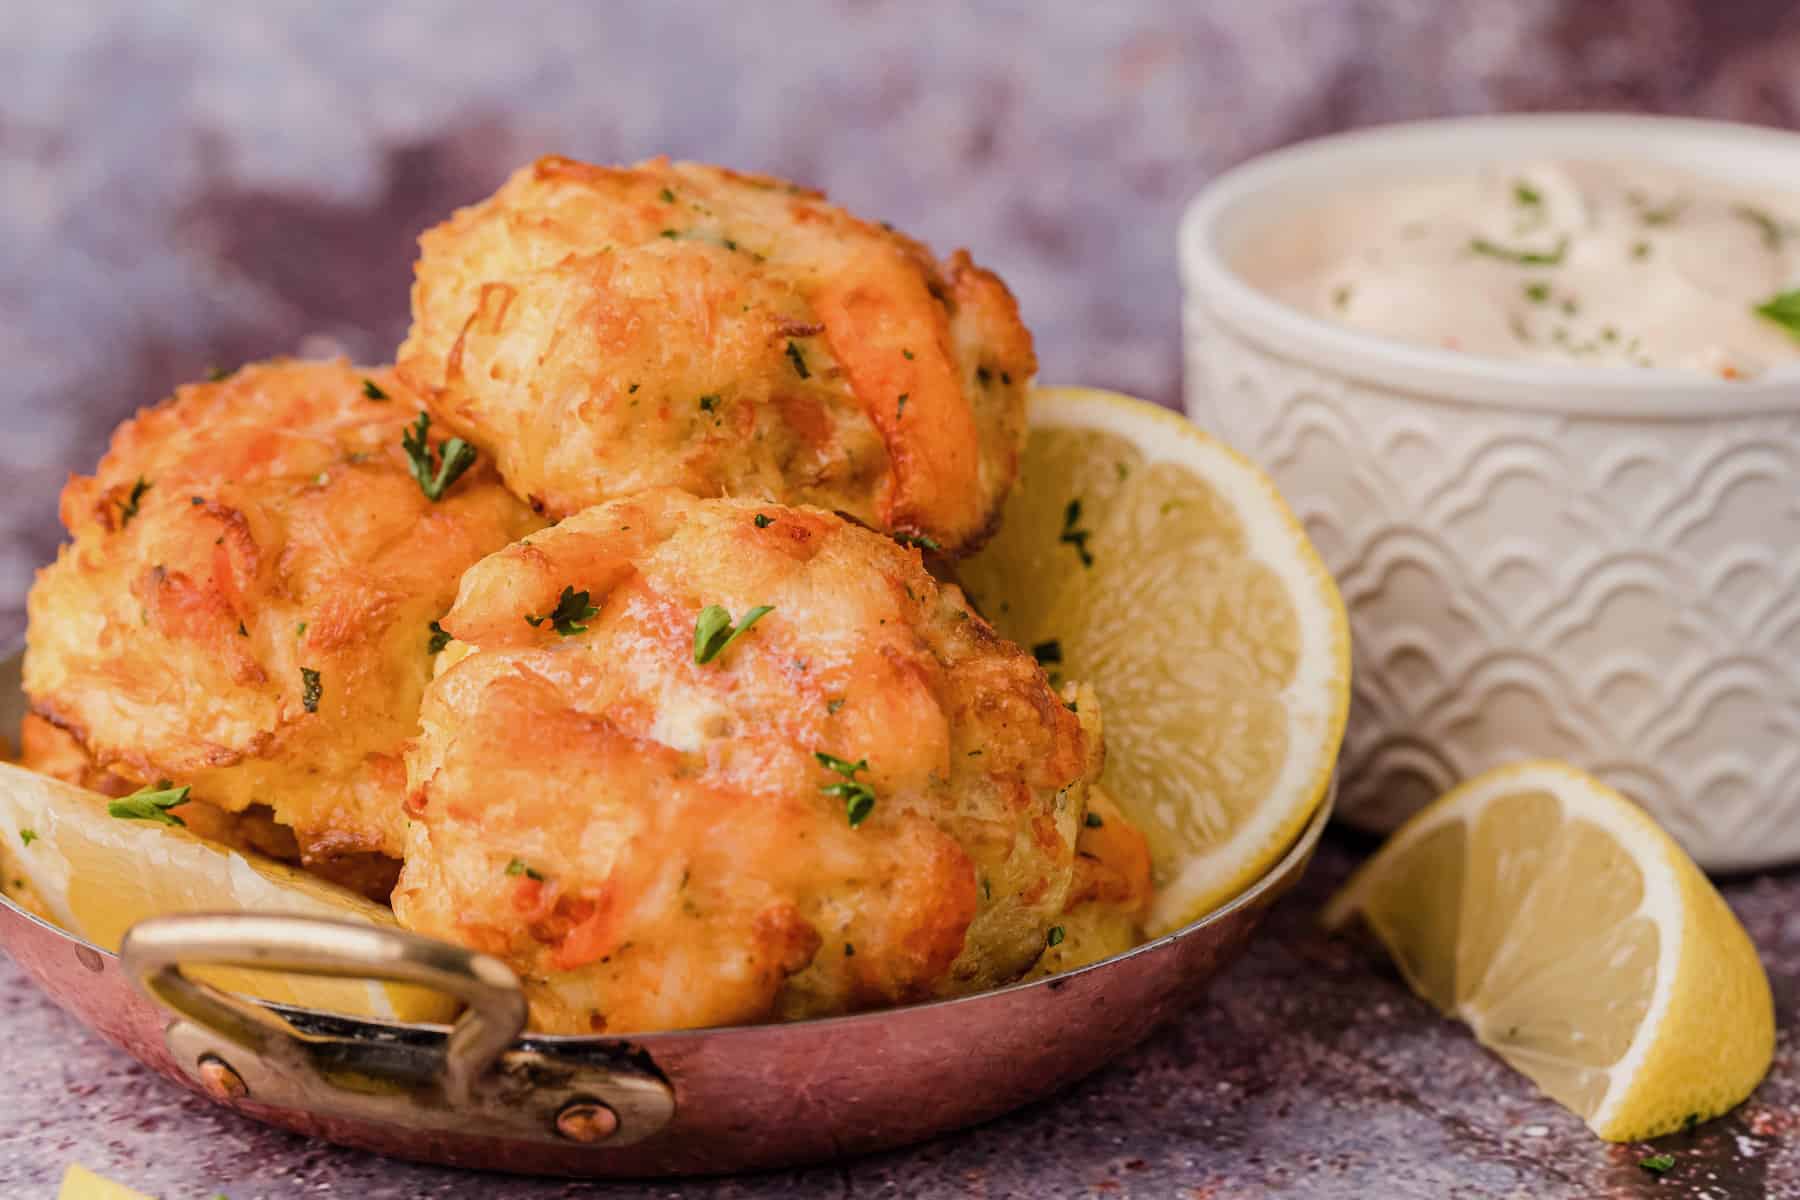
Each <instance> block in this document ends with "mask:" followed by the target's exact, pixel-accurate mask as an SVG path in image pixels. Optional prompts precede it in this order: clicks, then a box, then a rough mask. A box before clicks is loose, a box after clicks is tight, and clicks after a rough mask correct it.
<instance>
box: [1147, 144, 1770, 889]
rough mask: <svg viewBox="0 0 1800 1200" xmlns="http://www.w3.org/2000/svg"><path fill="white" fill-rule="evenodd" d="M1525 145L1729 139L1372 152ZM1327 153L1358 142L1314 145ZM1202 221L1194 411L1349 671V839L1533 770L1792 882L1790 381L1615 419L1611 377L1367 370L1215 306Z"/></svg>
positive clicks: (1193, 282)
mask: <svg viewBox="0 0 1800 1200" xmlns="http://www.w3.org/2000/svg"><path fill="white" fill-rule="evenodd" d="M1532 123H1536V124H1537V125H1538V126H1539V127H1540V128H1549V129H1551V130H1552V132H1553V133H1555V134H1556V136H1559V137H1563V138H1566V139H1571V144H1572V146H1573V147H1577V148H1578V146H1579V144H1580V139H1581V138H1583V137H1591V138H1603V137H1605V136H1607V133H1608V131H1609V130H1610V131H1611V132H1612V134H1614V135H1616V134H1617V132H1618V128H1617V127H1618V126H1619V125H1620V124H1622V123H1623V124H1633V125H1644V124H1648V125H1653V126H1664V125H1668V126H1677V127H1680V128H1679V129H1676V130H1674V131H1673V133H1674V134H1675V135H1678V136H1673V137H1672V138H1670V139H1669V140H1672V141H1674V142H1676V143H1680V142H1681V140H1682V138H1694V139H1700V140H1701V141H1702V142H1704V141H1705V139H1706V138H1707V137H1708V136H1709V134H1708V132H1707V131H1708V129H1709V128H1710V129H1715V130H1720V131H1722V132H1721V133H1720V134H1719V137H1720V138H1721V139H1723V140H1724V141H1726V142H1729V141H1730V140H1731V139H1733V138H1735V137H1737V136H1739V135H1738V133H1737V131H1736V130H1735V129H1734V127H1729V126H1711V127H1709V126H1706V125H1704V124H1702V123H1694V122H1663V121H1657V120H1654V119H1631V120H1626V119H1621V118H1589V119H1582V118H1561V119H1555V118H1552V119H1549V121H1548V122H1546V121H1545V119H1543V118H1531V119H1523V120H1521V119H1510V120H1508V119H1501V120H1485V121H1477V122H1454V123H1451V122H1443V123H1433V124H1428V125H1419V126H1411V127H1400V128H1399V129H1397V130H1393V131H1378V133H1377V139H1378V140H1379V139H1380V138H1387V139H1389V141H1388V142H1387V144H1386V147H1385V148H1386V152H1387V153H1388V155H1389V157H1390V158H1392V156H1394V155H1395V154H1397V153H1398V151H1396V150H1395V148H1394V146H1395V144H1396V143H1404V142H1408V141H1409V140H1410V141H1411V142H1412V143H1413V144H1415V145H1416V148H1417V149H1418V150H1419V152H1420V153H1422V154H1423V153H1429V152H1431V150H1432V141H1433V139H1434V137H1435V138H1437V139H1438V140H1440V141H1442V140H1448V139H1450V138H1453V137H1459V136H1460V138H1461V143H1462V145H1463V147H1464V152H1465V153H1471V152H1476V151H1478V150H1479V143H1480V141H1481V137H1482V134H1481V132H1480V129H1481V128H1482V127H1487V128H1491V129H1495V130H1498V131H1499V132H1501V133H1503V134H1505V135H1507V136H1513V135H1514V134H1515V133H1516V131H1517V129H1518V127H1520V126H1522V125H1529V124H1532ZM1434 126H1435V129H1434ZM1471 126H1473V127H1477V128H1476V133H1475V134H1474V135H1473V137H1472V138H1471V134H1470V133H1469V129H1470V127H1471ZM1659 132H1661V131H1660V130H1659ZM1365 136H1366V135H1365ZM1775 136H1777V137H1781V136H1783V135H1775ZM1786 140H1787V141H1788V142H1789V143H1791V144H1789V145H1786V146H1785V148H1784V147H1782V146H1779V145H1776V146H1775V147H1774V149H1775V150H1776V151H1780V152H1782V153H1784V154H1785V155H1786V157H1787V158H1788V165H1787V169H1786V173H1787V174H1788V176H1789V177H1790V178H1793V179H1794V180H1795V182H1796V189H1797V190H1800V138H1792V137H1788V138H1787V139H1786ZM1471 141H1472V142H1473V143H1474V149H1473V150H1471V149H1470V144H1471ZM1331 142H1352V143H1353V139H1330V140H1329V141H1328V142H1327V143H1315V144H1314V146H1315V147H1321V146H1323V147H1329V146H1330V143H1331ZM1755 142H1756V144H1757V145H1758V146H1760V147H1762V148H1763V149H1769V145H1770V139H1768V138H1765V137H1763V136H1762V131H1756V138H1755ZM1615 144H1616V143H1615ZM1642 144H1645V145H1656V144H1660V143H1659V142H1645V143H1642ZM1378 148H1380V147H1378ZM1680 148H1681V147H1680V146H1677V149H1680ZM1305 149H1306V150H1307V151H1308V152H1309V153H1312V154H1314V155H1315V156H1316V155H1318V153H1319V152H1318V151H1317V150H1316V149H1314V148H1305ZM1354 152H1355V146H1354V144H1352V145H1351V146H1349V147H1348V148H1347V149H1340V150H1338V151H1337V153H1338V156H1339V157H1340V158H1347V159H1348V160H1349V161H1354ZM1490 152H1492V151H1490ZM1302 165H1303V166H1304V165H1305V164H1304V163H1302ZM1313 169H1314V170H1315V171H1316V170H1317V169H1321V168H1320V165H1319V163H1318V162H1317V161H1315V162H1314V164H1313ZM1289 174H1290V176H1291V174H1292V172H1289ZM1280 175H1281V173H1280V172H1277V173H1276V174H1275V175H1274V176H1272V177H1271V178H1273V179H1274V180H1275V182H1274V183H1272V184H1270V185H1269V186H1271V187H1274V186H1277V185H1278V184H1279V182H1280ZM1229 181H1230V177H1229V176H1227V177H1225V179H1224V180H1222V181H1221V182H1222V183H1223V182H1229ZM1252 182H1256V181H1255V180H1253V181H1252ZM1217 187H1218V185H1215V188H1217ZM1256 190H1257V189H1255V188H1246V189H1241V190H1240V193H1239V202H1240V203H1241V202H1243V199H1242V198H1244V197H1252V196H1254V195H1255V194H1256ZM1210 194H1211V193H1210V191H1209V193H1208V194H1206V195H1203V196H1202V197H1201V200H1200V201H1199V202H1197V204H1196V206H1195V209H1194V210H1191V211H1190V216H1189V220H1188V222H1187V224H1186V225H1185V226H1184V229H1183V244H1182V252H1183V267H1184V276H1185V281H1186V284H1187V300H1186V305H1185V313H1184V342H1185V347H1186V356H1187V371H1188V375H1187V404H1188V409H1189V413H1190V415H1191V416H1192V417H1193V418H1194V419H1195V420H1196V421H1197V422H1199V423H1200V424H1201V425H1202V426H1203V427H1206V428H1208V429H1211V430H1213V431H1215V432H1216V433H1217V434H1218V435H1219V436H1220V437H1222V438H1224V439H1225V440H1226V441H1228V442H1230V443H1231V444H1233V445H1235V446H1237V447H1238V448H1239V449H1240V450H1242V451H1243V452H1244V453H1246V454H1247V455H1249V456H1250V457H1251V458H1253V459H1255V460H1256V461H1258V462H1259V463H1260V464H1261V465H1262V466H1263V467H1264V468H1265V469H1266V470H1267V471H1268V472H1269V473H1270V474H1271V475H1272V476H1273V477H1274V478H1275V480H1276V481H1277V483H1278V484H1280V486H1281V487H1282V489H1283V491H1284V493H1285V494H1286V496H1287V498H1288V500H1289V502H1290V503H1291V504H1292V505H1293V507H1294V510H1295V512H1296V514H1297V515H1298V516H1299V517H1300V518H1301V520H1302V522H1303V523H1304V525H1305V527H1306V530H1307V532H1308V534H1310V536H1311V537H1312V539H1313V541H1314V543H1315V544H1316V545H1317V546H1318V548H1319V552H1320V554H1321V555H1322V556H1323V558H1324V559H1325V561H1326V564H1327V565H1328V566H1329V567H1330V568H1331V569H1332V571H1333V572H1334V573H1335V574H1336V575H1337V577H1338V580H1339V584H1340V586H1341V588H1342V591H1343V594H1344V600H1345V603H1346V605H1347V606H1348V608H1349V611H1350V618H1351V627H1352V632H1353V638H1354V647H1355V650H1354V672H1353V680H1354V690H1353V695H1352V701H1351V712H1350V724H1349V729H1348V733H1347V736H1346V740H1345V750H1344V760H1343V764H1342V775H1343V784H1344V786H1343V794H1342V800H1341V807H1340V812H1341V813H1342V814H1343V816H1344V818H1345V819H1346V820H1347V821H1349V822H1350V823H1352V824H1354V825H1358V826H1361V827H1364V828H1369V829H1373V830H1377V831H1387V830H1390V829H1392V828H1393V827H1394V826H1396V825H1398V824H1399V823H1400V821H1401V820H1402V819H1404V817H1406V816H1407V815H1408V814H1410V813H1411V812H1413V811H1415V810H1416V809H1418V808H1419V807H1422V806H1423V805H1424V804H1425V803H1426V802H1428V801H1429V800H1430V799H1432V798H1433V797H1435V796H1436V795H1438V794H1439V793H1441V792H1442V791H1444V790H1445V789H1446V788H1448V787H1450V786H1451V785H1452V784H1453V783H1455V782H1456V781H1457V780H1459V779H1463V778H1467V777H1468V776H1471V775H1474V774H1476V773H1478V772H1480V771H1484V770H1486V769H1488V768H1490V767H1494V766H1497V765H1501V764H1504V763H1506V762H1510V761H1516V760H1518V759H1523V758H1535V757H1545V756H1550V757H1559V758H1566V759H1568V760H1569V761H1571V762H1575V763H1578V764H1580V765H1582V766H1583V767H1585V768H1587V769H1589V770H1591V771H1593V772H1594V773H1596V774H1598V775H1600V776H1601V777H1602V778H1604V779H1605V780H1606V781H1607V782H1608V783H1610V784H1611V785H1613V786H1614V787H1616V788H1618V789H1619V790H1620V791H1622V792H1624V793H1625V794H1627V795H1629V796H1632V797H1633V798H1634V799H1636V800H1637V801H1638V802H1639V803H1641V804H1642V805H1643V806H1644V807H1645V808H1647V809H1648V810H1649V811H1650V812H1651V813H1652V814H1653V815H1654V816H1655V817H1656V818H1657V819H1658V820H1659V821H1661V822H1662V823H1663V824H1664V825H1665V826H1666V827H1667V828H1668V829H1669V830H1670V832H1671V833H1673V834H1674V836H1675V837H1676V838H1677V839H1678V840H1679V841H1681V843H1682V844H1683V845H1684V846H1685V847H1686V848H1687V849H1688V851H1689V852H1690V853H1692V854H1693V855H1694V857H1695V858H1696V859H1697V860H1699V862H1700V863H1701V864H1702V865H1704V866H1706V867H1708V868H1709V869H1715V870H1734V869H1745V868H1751V867H1760V866H1767V865H1772V864H1774V863H1779V862H1787V861H1793V860H1795V859H1800V378H1793V377H1790V378H1789V379H1788V380H1787V381H1782V380H1780V379H1775V378H1771V377H1768V376H1765V377H1764V378H1763V379H1762V380H1759V381H1757V382H1756V383H1755V384H1754V385H1753V386H1751V387H1748V388H1746V387H1743V386H1741V385H1737V384H1730V383H1706V382H1695V381H1691V380H1690V381H1686V382H1685V383H1682V382H1681V381H1679V380H1676V381H1671V380H1670V379H1668V378H1667V377H1666V376H1665V377H1664V378H1660V379H1657V380H1654V381H1649V382H1650V385H1651V386H1649V387H1648V388H1646V399H1645V402H1644V404H1643V405H1641V406H1636V407H1634V406H1633V405H1632V404H1631V403H1630V397H1629V395H1628V394H1627V395H1625V396H1624V397H1623V398H1622V397H1621V396H1620V394H1619V391H1620V388H1619V384H1620V382H1621V379H1620V377H1619V376H1618V375H1612V376H1611V377H1609V378H1607V379H1599V380H1594V381H1593V383H1594V386H1593V387H1592V388H1589V387H1587V386H1586V381H1585V380H1583V379H1581V378H1580V374H1581V373H1580V372H1574V373H1572V372H1571V371H1569V370H1567V369H1564V370H1560V371H1546V370H1540V371H1538V372H1537V374H1540V375H1542V376H1544V378H1542V379H1534V378H1533V374H1534V372H1533V371H1532V370H1531V369H1529V368H1523V367H1519V366H1518V365H1516V364H1512V365H1508V366H1507V367H1505V368H1498V367H1496V368H1495V369H1488V368H1489V366H1490V364H1483V363H1481V362H1479V361H1475V360H1464V362H1462V363H1459V362H1457V361H1456V358H1457V356H1454V355H1452V354H1449V353H1448V352H1439V351H1422V350H1419V349H1418V348H1415V347H1398V346H1394V347H1393V348H1392V350H1393V352H1392V355H1391V356H1390V358H1389V359H1388V360H1387V361H1382V356H1383V355H1384V353H1385V352H1386V349H1387V347H1388V345H1389V344H1388V343H1383V342H1380V341H1379V340H1377V339H1374V338H1361V339H1360V340H1361V341H1362V342H1364V343H1366V345H1365V346H1364V347H1361V348H1359V349H1360V350H1361V351H1362V352H1363V353H1365V354H1366V355H1367V356H1368V357H1369V359H1370V361H1369V362H1368V363H1366V364H1365V363H1361V362H1359V361H1357V360H1356V358H1355V356H1354V355H1351V356H1341V355H1336V354H1333V353H1330V352H1329V351H1328V350H1326V349H1325V348H1323V347H1321V346H1320V345H1317V344H1314V343H1313V342H1312V341H1310V340H1309V338H1308V337H1307V336H1306V333H1305V332H1303V333H1302V334H1301V335H1300V336H1299V337H1297V338H1296V339H1295V341H1294V342H1293V343H1284V342H1282V339H1281V338H1280V337H1279V331H1277V333H1276V334H1275V335H1271V334H1270V333H1269V330H1268V328H1267V327H1266V326H1264V325H1262V324H1260V323H1258V321H1257V318H1258V315H1259V314H1258V313H1256V312H1254V311H1251V312H1246V311H1245V308H1246V306H1242V305H1238V304H1237V301H1238V300H1239V299H1240V298H1241V297H1239V296H1237V295H1236V293H1235V292H1234V290H1233V289H1232V288H1230V287H1224V288H1221V287H1220V286H1218V283H1219V267H1220V263H1219V261H1218V256H1217V255H1216V253H1215V251H1214V244H1215V243H1216V241H1217V240H1218V239H1217V234H1218V232H1219V229H1220V228H1221V218H1222V217H1223V218H1228V217H1229V210H1230V208H1231V207H1232V206H1231V205H1219V204H1216V203H1215V204H1213V205H1211V207H1210V208H1208V206H1207V205H1208V197H1209V195H1210ZM1228 199H1229V197H1228ZM1226 223H1227V224H1228V221H1227V222H1226ZM1209 255H1211V260H1210V261H1203V260H1206V259H1207V258H1208V256H1209ZM1240 286H1242V287H1245V288H1247V285H1240ZM1257 299H1258V300H1260V301H1262V302H1264V303H1269V304H1273V303H1274V302H1273V301H1269V300H1268V299H1267V298H1266V297H1258V298H1257ZM1248 307H1252V308H1253V307H1254V305H1251V306H1248ZM1284 312H1285V313H1286V314H1288V315H1287V316H1284V317H1283V318H1281V320H1283V321H1287V320H1293V321H1298V322H1301V323H1303V324H1310V325H1321V324H1323V323H1322V322H1317V321H1314V320H1312V319H1311V318H1306V317H1304V316H1302V315H1300V314H1295V313H1292V310H1284ZM1311 332H1317V331H1311ZM1344 332H1345V331H1341V330H1335V329H1333V330H1331V331H1330V334H1329V335H1325V334H1321V338H1320V340H1323V339H1324V338H1325V337H1329V336H1335V335H1341V334H1343V333H1344ZM1278 343H1279V344H1278ZM1406 360H1417V361H1406ZM1421 363H1422V364H1423V368H1424V369H1420V370H1418V371H1416V372H1415V371H1413V370H1412V368H1413V367H1414V366H1417V365H1420V364H1421ZM1365 366H1366V367H1367V368H1368V369H1363V368H1364V367H1365ZM1459 371H1460V372H1463V373H1465V374H1467V375H1468V377H1469V379H1468V384H1467V386H1466V387H1465V386H1463V385H1462V384H1461V383H1459V380H1458V378H1457V377H1458V373H1459ZM1585 373H1586V374H1587V375H1589V376H1593V375H1600V374H1606V373H1605V372H1601V371H1598V370H1589V371H1587V372H1585ZM1658 374H1659V375H1662V374H1664V373H1658ZM1669 374H1672V373H1669ZM1409 375H1410V376H1412V377H1413V378H1411V379H1409ZM1630 377H1631V376H1630V375H1629V374H1627V375H1626V376H1625V378H1627V379H1629V378H1630ZM1409 382H1412V383H1413V386H1408V384H1409ZM1514 389H1516V391H1517V393H1518V395H1517V397H1516V402H1514V401H1509V394H1508V393H1509V390H1514ZM1646 410H1654V411H1646Z"/></svg>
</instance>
